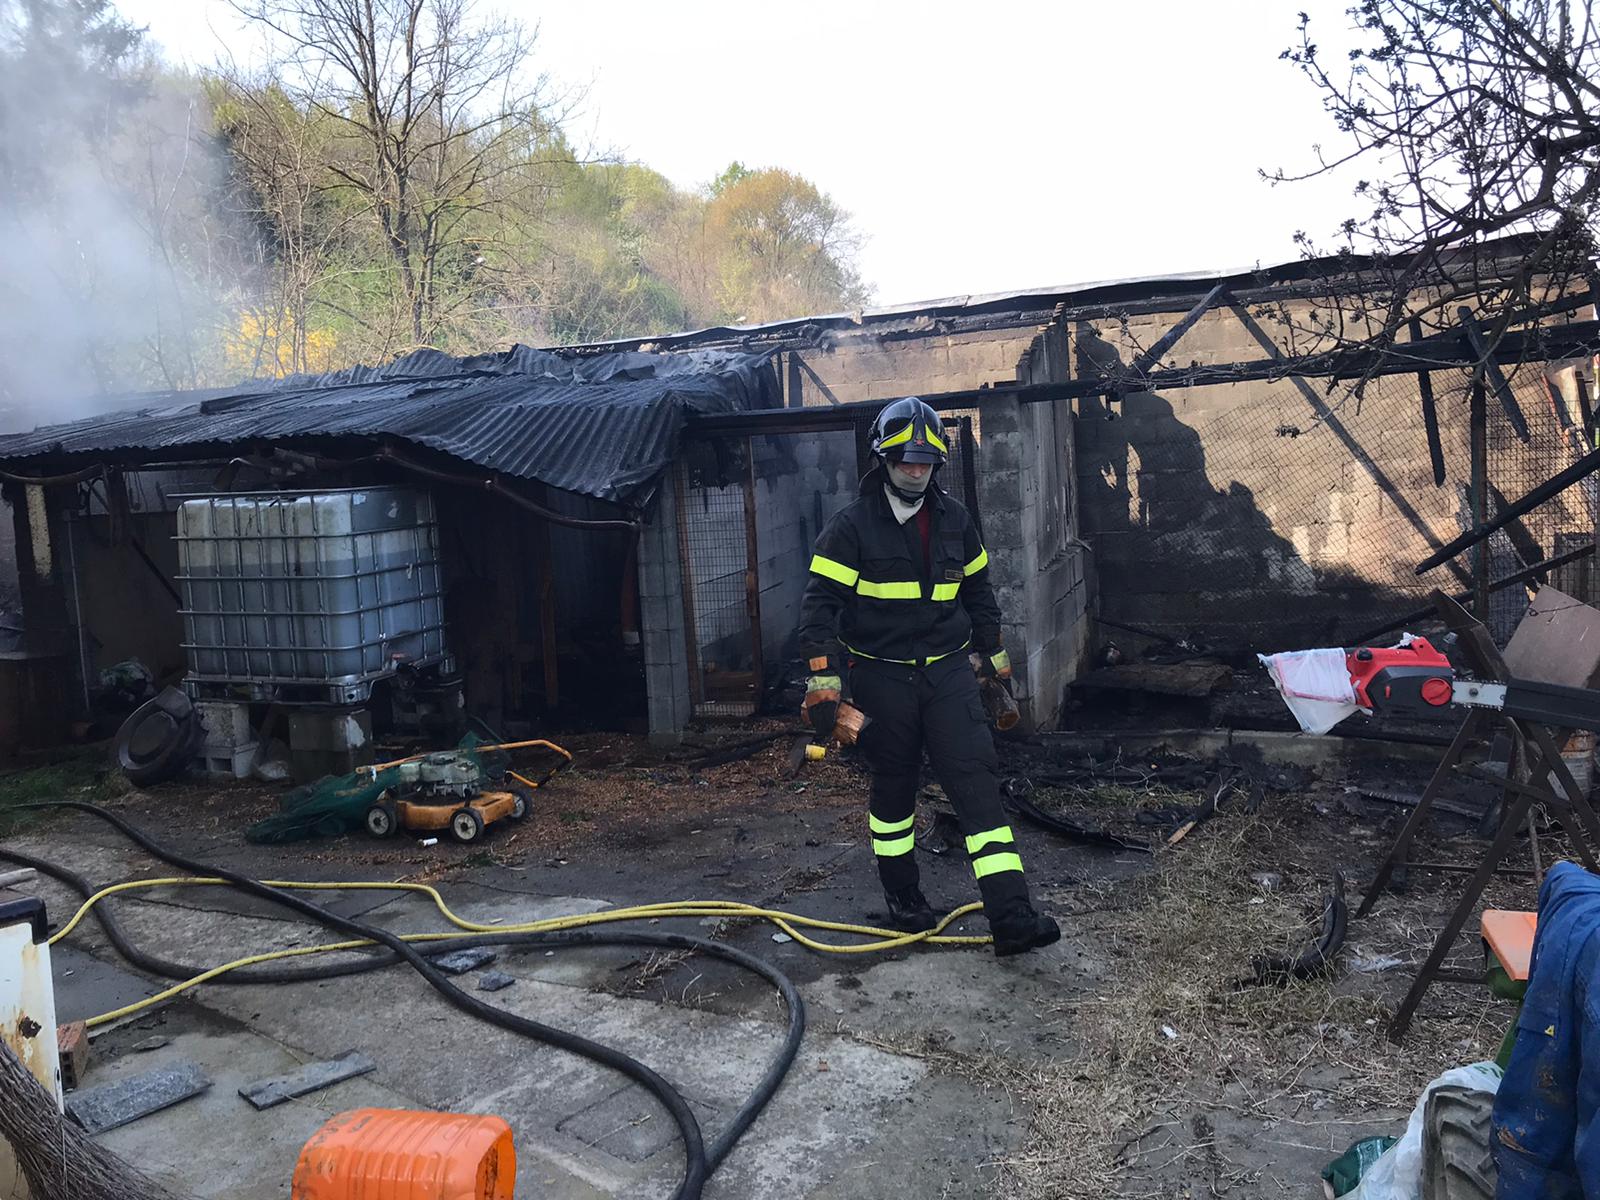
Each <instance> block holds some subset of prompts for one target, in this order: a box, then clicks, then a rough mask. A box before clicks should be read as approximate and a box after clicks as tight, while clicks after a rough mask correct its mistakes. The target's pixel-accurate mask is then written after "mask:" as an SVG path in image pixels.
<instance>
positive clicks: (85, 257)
mask: <svg viewBox="0 0 1600 1200" xmlns="http://www.w3.org/2000/svg"><path fill="white" fill-rule="evenodd" d="M97 4H98V6H97ZM208 128H209V120H208V118H207V117H206V115H205V105H204V102H203V99H202V98H201V94H200V90H199V87H198V85H197V84H196V83H194V82H193V81H191V80H187V79H185V78H183V77H174V76H171V75H162V74H160V73H158V72H157V71H156V69H155V68H154V66H153V64H152V63H150V62H149V61H148V60H146V59H144V58H142V57H141V55H140V53H139V50H138V34H137V31H133V30H129V29H128V28H127V27H126V26H123V25H121V24H120V22H118V20H117V19H116V17H115V13H114V11H113V10H112V9H110V7H109V5H106V4H105V3H104V0H0V431H14V430H17V429H27V428H31V427H33V426H36V425H46V424H54V423H56V422H60V421H68V420H73V419H75V418H78V417H82V416H87V415H91V414H93V413H96V412H100V411H106V410H108V409H111V408H115V407H121V406H123V405H125V403H126V400H125V399H124V398H123V397H125V395H126V393H128V392H132V391H141V390H152V389H166V388H174V387H191V386H194V385H195V384H196V383H198V382H199V376H200V374H201V373H202V372H203V370H204V367H205V362H204V355H203V354H202V353H201V352H200V350H199V347H204V346H213V345H215V343H216V338H215V336H214V326H215V322H216V321H217V320H218V306H217V304H216V303H215V302H214V301H210V302H208V300H207V294H208V292H209V293H210V294H212V295H215V294H216V293H215V288H214V285H215V283H216V281H217V278H218V277H219V267H218V264H219V262H220V261H222V260H223V259H224V258H225V257H226V253H225V251H226V247H225V246H224V245H223V243H224V241H225V239H223V238H222V237H221V228H222V226H221V223H220V222H219V220H218V219H217V218H215V217H213V216H212V215H211V210H212V208H213V205H212V204H211V203H210V201H211V199H212V198H213V197H214V196H215V194H216V189H217V187H218V186H219V181H220V179H221V173H220V171H219V170H218V165H217V159H216V156H215V155H214V154H213V153H211V151H210V149H209V146H208V144H207V142H206V139H205V132H206V130H208Z"/></svg>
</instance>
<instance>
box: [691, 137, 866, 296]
mask: <svg viewBox="0 0 1600 1200" xmlns="http://www.w3.org/2000/svg"><path fill="white" fill-rule="evenodd" d="M734 168H738V171H739V172H740V173H739V174H738V175H737V176H736V177H735V178H733V179H732V180H731V182H723V183H722V186H721V187H720V189H714V190H713V196H712V199H711V202H710V204H709V206H708V208H707V212H706V222H707V226H708V229H709V232H710V240H711V247H712V252H713V253H714V254H716V256H717V260H718V268H719V269H718V287H719V299H720V301H721V303H722V307H723V309H724V311H725V312H727V313H728V314H729V315H730V316H732V317H734V318H735V319H738V320H743V321H773V320H779V319H781V318H784V317H793V316H800V315H803V314H805V313H812V312H824V311H833V310H837V309H839V308H841V307H855V306H857V305H859V304H861V303H862V302H863V301H864V299H865V297H866V290H865V288H864V287H863V286H862V283H861V279H860V276H859V275H857V273H856V271H855V268H854V266H853V265H852V260H853V258H854V255H855V252H856V250H857V248H858V239H857V238H856V237H855V235H854V233H853V232H852V231H851V229H850V225H849V219H848V217H847V216H846V214H845V213H844V211H843V210H841V209H840V208H839V206H838V205H837V204H835V203H834V202H833V200H832V199H830V198H829V197H828V196H826V195H824V194H823V193H822V192H821V191H819V190H818V188H817V186H816V185H815V184H813V183H811V182H810V181H809V180H806V179H802V178H801V177H800V176H798V175H795V174H793V173H792V172H789V171H784V170H779V169H776V168H769V169H767V170H762V171H744V169H743V168H742V167H739V164H737V163H735V164H734V167H733V168H730V169H729V172H728V173H725V174H724V176H723V177H722V178H723V181H727V180H729V176H730V175H733V173H734Z"/></svg>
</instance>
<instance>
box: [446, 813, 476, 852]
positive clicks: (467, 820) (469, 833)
mask: <svg viewBox="0 0 1600 1200" xmlns="http://www.w3.org/2000/svg"><path fill="white" fill-rule="evenodd" d="M450 836H451V837H453V838H455V840H456V841H458V842H460V843H461V844H462V845H463V846H464V845H466V844H467V843H469V842H475V841H477V840H478V839H479V838H480V837H482V836H483V815H482V814H481V813H480V812H478V810H477V809H475V808H458V809H456V811H455V813H454V814H453V815H452V816H451V818H450Z"/></svg>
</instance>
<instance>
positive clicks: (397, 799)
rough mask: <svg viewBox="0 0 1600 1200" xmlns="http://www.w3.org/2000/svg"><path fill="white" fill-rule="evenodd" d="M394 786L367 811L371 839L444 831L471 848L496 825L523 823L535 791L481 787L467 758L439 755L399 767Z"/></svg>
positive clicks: (480, 771)
mask: <svg viewBox="0 0 1600 1200" xmlns="http://www.w3.org/2000/svg"><path fill="white" fill-rule="evenodd" d="M396 771H397V773H398V777H399V778H398V782H397V783H396V784H395V785H394V786H392V787H390V788H388V789H387V790H386V791H384V792H382V793H381V794H380V795H379V796H378V798H377V799H376V800H375V801H373V803H372V805H371V807H369V808H368V809H367V816H366V826H367V832H368V833H370V834H372V836H373V837H380V838H384V837H392V836H393V835H394V834H395V833H396V832H397V831H398V830H401V829H404V830H406V831H407V832H408V833H438V832H441V831H445V830H448V831H449V834H450V836H451V837H452V838H454V839H455V840H456V841H458V842H461V843H467V842H475V841H477V840H478V839H479V838H480V837H482V836H483V833H484V830H485V829H487V828H488V827H489V826H491V825H494V824H497V823H498V822H500V821H521V820H523V819H524V818H526V817H527V815H528V814H529V813H530V812H532V811H533V790H532V789H531V788H528V787H524V786H523V785H521V784H520V783H509V784H504V785H496V786H494V787H487V786H485V780H484V777H483V769H482V768H481V767H480V766H479V765H478V763H477V762H475V761H474V760H473V759H472V758H471V757H469V756H468V755H466V754H462V753H459V752H457V751H442V752H440V753H437V754H429V755H425V756H424V757H422V758H421V759H417V760H413V761H410V762H404V763H400V764H399V765H398V766H397V768H396Z"/></svg>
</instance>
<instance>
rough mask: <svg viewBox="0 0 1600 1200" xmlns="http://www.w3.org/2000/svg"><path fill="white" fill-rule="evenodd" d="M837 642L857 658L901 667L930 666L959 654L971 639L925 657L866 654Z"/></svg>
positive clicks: (842, 642) (843, 642) (845, 643)
mask: <svg viewBox="0 0 1600 1200" xmlns="http://www.w3.org/2000/svg"><path fill="white" fill-rule="evenodd" d="M839 644H840V645H841V646H843V647H844V648H845V650H846V651H847V652H848V653H850V654H854V655H855V656H856V657H857V658H870V659H871V660H872V661H873V662H892V663H899V664H900V665H901V666H902V667H931V666H932V665H933V664H934V663H936V662H938V661H939V660H940V659H941V658H949V657H950V656H951V655H952V654H960V653H961V652H962V651H963V650H965V649H966V648H967V647H968V646H970V645H972V639H971V638H968V639H967V640H966V641H964V642H962V643H961V645H959V646H957V647H956V648H955V649H954V650H946V651H945V652H944V653H943V654H933V655H930V656H929V657H927V658H884V657H883V656H882V655H879V654H868V653H867V652H866V651H865V650H857V649H856V648H855V647H854V646H852V645H851V644H850V643H849V642H846V641H841V642H840V643H839Z"/></svg>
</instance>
